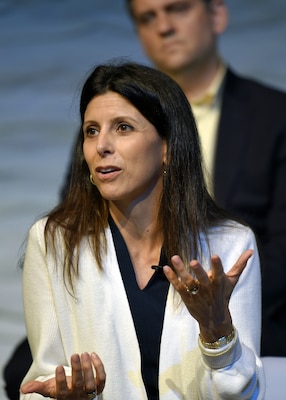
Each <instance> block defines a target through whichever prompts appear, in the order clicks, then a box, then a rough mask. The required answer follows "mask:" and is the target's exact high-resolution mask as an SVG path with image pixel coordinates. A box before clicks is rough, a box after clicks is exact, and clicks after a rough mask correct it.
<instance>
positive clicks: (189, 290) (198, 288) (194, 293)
mask: <svg viewBox="0 0 286 400" xmlns="http://www.w3.org/2000/svg"><path fill="white" fill-rule="evenodd" d="M196 283H197V284H196V286H194V287H193V288H189V287H187V286H186V291H187V292H188V293H189V294H192V295H193V296H194V295H196V294H198V292H199V290H200V285H199V284H198V281H196Z"/></svg>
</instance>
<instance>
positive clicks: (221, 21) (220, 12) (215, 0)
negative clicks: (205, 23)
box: [210, 0, 228, 35]
mask: <svg viewBox="0 0 286 400" xmlns="http://www.w3.org/2000/svg"><path fill="white" fill-rule="evenodd" d="M210 9H211V13H212V19H213V29H214V33H215V34H217V35H220V34H222V33H223V32H224V31H225V30H226V28H227V26H228V9H227V6H226V4H225V2H224V0H212V1H211V3H210Z"/></svg>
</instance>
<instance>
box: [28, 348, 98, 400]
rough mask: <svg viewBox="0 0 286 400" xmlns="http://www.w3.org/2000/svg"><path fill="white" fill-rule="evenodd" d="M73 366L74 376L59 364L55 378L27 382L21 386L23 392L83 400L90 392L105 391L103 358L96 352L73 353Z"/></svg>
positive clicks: (60, 399)
mask: <svg viewBox="0 0 286 400" xmlns="http://www.w3.org/2000/svg"><path fill="white" fill-rule="evenodd" d="M71 368H72V376H66V374H65V370H64V367H63V366H58V367H57V368H56V373H55V378H51V379H48V380H46V381H44V382H39V381H29V382H26V383H25V384H24V385H23V386H22V387H21V393H23V394H27V393H39V394H41V395H42V396H44V397H52V398H55V399H58V400H67V399H68V400H83V399H88V393H92V392H94V391H96V392H97V394H99V393H101V392H102V391H103V389H104V385H105V380H106V374H105V370H104V366H103V363H102V361H101V359H100V358H99V357H98V356H97V355H96V354H95V353H92V354H91V355H89V354H88V353H83V354H82V355H81V356H80V355H79V354H73V355H72V356H71ZM94 370H95V372H96V373H95V374H94Z"/></svg>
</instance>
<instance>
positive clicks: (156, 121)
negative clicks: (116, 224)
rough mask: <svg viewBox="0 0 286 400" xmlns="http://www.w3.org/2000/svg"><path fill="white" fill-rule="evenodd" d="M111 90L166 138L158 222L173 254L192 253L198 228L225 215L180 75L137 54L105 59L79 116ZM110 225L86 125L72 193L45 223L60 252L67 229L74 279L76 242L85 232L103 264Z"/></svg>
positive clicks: (69, 273) (68, 268) (68, 272)
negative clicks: (206, 173)
mask: <svg viewBox="0 0 286 400" xmlns="http://www.w3.org/2000/svg"><path fill="white" fill-rule="evenodd" d="M107 91H112V92H116V93H118V94H120V95H121V96H123V97H124V98H125V99H127V100H128V101H129V102H130V103H132V104H133V105H134V106H135V107H136V108H137V109H138V110H139V112H140V113H141V114H142V115H143V116H144V117H145V118H146V119H147V120H148V121H149V122H150V123H151V124H153V125H154V126H155V128H156V129H157V131H158V134H159V135H160V137H162V138H163V139H164V140H165V141H166V143H167V161H166V166H167V173H166V174H165V175H164V179H163V191H162V197H161V203H160V205H159V215H158V224H159V225H158V226H159V228H160V229H161V231H162V235H163V243H164V249H165V252H166V256H167V258H168V260H170V258H171V256H172V255H174V254H179V255H180V256H181V257H182V258H183V259H184V260H185V261H187V260H190V258H193V257H195V256H196V255H197V254H198V250H199V234H200V233H205V234H207V232H208V230H209V228H210V227H211V226H214V225H216V224H217V223H218V222H221V221H222V220H223V219H224V215H223V213H222V212H221V210H219V208H218V207H217V206H216V204H215V203H214V201H213V200H212V199H211V197H210V196H209V193H208V191H207V189H206V185H205V182H204V177H203V171H202V163H201V152H200V144H199V138H198V133H197V128H196V125H195V121H194V117H193V114H192V111H191V108H190V105H189V102H188V100H187V98H186V97H185V95H184V93H183V91H182V90H181V88H180V87H179V86H178V85H177V83H175V82H174V81H173V80H172V79H171V78H169V77H168V76H167V75H165V74H164V73H162V72H160V71H158V70H156V69H154V68H151V67H148V66H143V65H139V64H136V63H131V62H120V63H112V64H105V65H100V66H98V67H96V68H95V69H94V70H93V72H92V73H91V74H90V76H89V77H88V79H87V80H86V82H85V84H84V86H83V89H82V93H81V99H80V116H81V123H83V121H84V113H85V110H86V107H87V105H88V104H89V102H90V101H91V100H92V99H93V98H94V97H95V96H97V95H100V94H104V93H106V92H107ZM166 221H167V223H166ZM107 226H108V205H107V202H106V201H105V200H104V199H103V198H102V197H101V195H100V193H99V191H98V190H97V188H96V187H95V186H93V185H92V184H91V183H90V181H89V169H88V166H87V164H86V162H85V159H84V156H83V132H82V129H81V130H80V132H79V134H78V137H77V143H76V146H75V151H74V157H73V163H72V169H71V179H70V187H69V191H68V194H67V197H66V199H65V200H64V201H62V202H61V203H60V204H59V205H58V207H56V208H55V209H54V210H53V211H52V212H51V213H50V214H49V216H48V221H47V224H46V241H48V239H49V238H50V239H51V243H52V244H53V249H54V251H55V252H56V241H55V238H56V232H57V231H58V230H60V231H61V234H62V237H63V239H64V252H65V260H64V274H65V276H66V277H68V279H69V282H70V283H71V284H72V282H73V279H74V277H76V276H77V274H78V249H79V245H80V242H81V240H82V238H83V237H84V236H88V237H89V239H90V240H91V243H92V248H93V251H94V255H95V258H96V261H97V263H98V265H99V267H100V268H102V262H101V260H102V254H103V252H104V251H105V249H106V240H105V229H106V227H107Z"/></svg>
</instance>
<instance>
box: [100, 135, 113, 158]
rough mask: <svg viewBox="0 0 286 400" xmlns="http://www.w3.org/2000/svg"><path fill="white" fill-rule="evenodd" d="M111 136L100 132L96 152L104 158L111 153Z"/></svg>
mask: <svg viewBox="0 0 286 400" xmlns="http://www.w3.org/2000/svg"><path fill="white" fill-rule="evenodd" d="M111 136H112V135H111V134H110V133H108V132H100V133H99V135H98V140H97V144H96V150H97V152H98V154H99V155H101V156H104V155H106V154H110V153H112V152H113V142H112V140H111Z"/></svg>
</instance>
